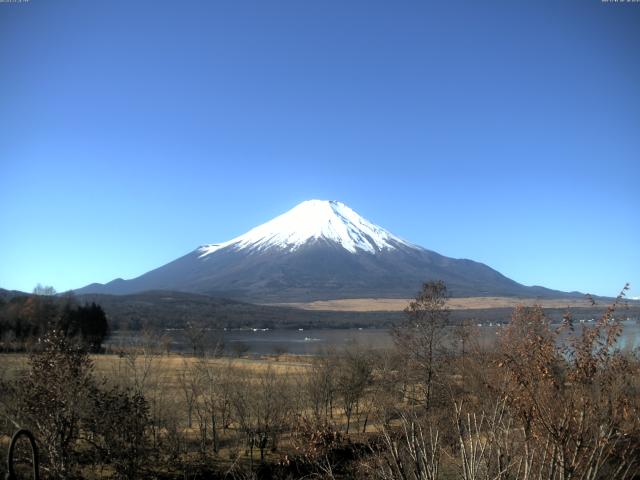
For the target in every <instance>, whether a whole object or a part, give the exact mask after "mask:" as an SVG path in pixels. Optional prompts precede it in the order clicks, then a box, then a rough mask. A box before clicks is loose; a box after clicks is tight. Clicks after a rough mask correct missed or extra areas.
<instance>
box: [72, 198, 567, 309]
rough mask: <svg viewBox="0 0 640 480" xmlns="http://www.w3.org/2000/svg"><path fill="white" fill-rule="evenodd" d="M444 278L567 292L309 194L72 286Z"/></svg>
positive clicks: (527, 293)
mask: <svg viewBox="0 0 640 480" xmlns="http://www.w3.org/2000/svg"><path fill="white" fill-rule="evenodd" d="M436 279H437V280H443V281H444V282H445V283H446V284H447V287H448V289H449V292H450V293H451V295H452V296H459V297H465V296H522V297H529V298H531V297H546V298H552V297H567V296H570V295H571V294H567V293H564V292H558V291H554V290H549V289H546V288H543V287H537V286H534V287H527V286H524V285H522V284H519V283H517V282H515V281H513V280H511V279H509V278H507V277H505V276H504V275H502V274H501V273H499V272H497V271H496V270H493V269H492V268H490V267H488V266H487V265H484V264H482V263H478V262H474V261H472V260H466V259H453V258H449V257H445V256H443V255H440V254H438V253H436V252H433V251H430V250H427V249H425V248H423V247H421V246H418V245H414V244H412V243H410V242H408V241H406V240H403V239H402V238H400V237H397V236H395V235H393V234H392V233H391V232H389V231H387V230H385V229H384V228H382V227H380V226H378V225H375V224H374V223H372V222H370V221H368V220H366V219H364V218H363V217H361V216H360V215H358V214H357V213H356V212H354V211H353V210H352V209H351V208H349V207H348V206H346V205H345V204H343V203H341V202H337V201H324V200H308V201H305V202H302V203H300V204H299V205H297V206H296V207H294V208H293V209H291V210H289V211H288V212H286V213H284V214H282V215H280V216H278V217H276V218H274V219H272V220H271V221H269V222H267V223H264V224H262V225H259V226H257V227H255V228H253V229H251V230H249V231H248V232H247V233H245V234H244V235H241V236H239V237H236V238H233V239H231V240H229V241H227V242H224V243H215V244H208V245H203V246H200V247H198V248H196V249H195V250H193V251H192V252H190V253H188V254H186V255H184V256H183V257H181V258H178V259H177V260H174V261H173V262H170V263H168V264H166V265H163V266H161V267H159V268H157V269H155V270H152V271H150V272H147V273H145V274H143V275H141V276H139V277H137V278H133V279H131V280H123V279H116V280H113V281H111V282H109V283H106V284H97V283H94V284H91V285H88V286H86V287H84V288H81V289H79V290H76V293H79V294H86V293H104V294H131V293H137V292H143V291H148V290H172V291H182V292H190V293H199V294H207V295H216V296H224V297H230V298H234V299H241V300H248V301H253V302H301V301H312V300H332V299H344V298H408V297H412V296H413V295H415V293H416V292H417V291H418V290H419V289H420V287H421V284H422V282H425V281H427V280H436Z"/></svg>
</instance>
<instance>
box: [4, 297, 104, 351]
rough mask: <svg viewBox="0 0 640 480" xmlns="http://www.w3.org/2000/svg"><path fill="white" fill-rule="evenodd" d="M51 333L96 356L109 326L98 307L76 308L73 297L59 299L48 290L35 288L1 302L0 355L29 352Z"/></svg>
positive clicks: (82, 305) (79, 305) (80, 306)
mask: <svg viewBox="0 0 640 480" xmlns="http://www.w3.org/2000/svg"><path fill="white" fill-rule="evenodd" d="M53 330H55V331H58V332H61V333H62V334H63V335H64V336H66V337H68V338H70V339H74V340H76V341H78V342H79V343H81V344H82V345H83V346H85V347H86V348H87V349H88V350H89V351H91V352H98V351H100V349H101V347H102V342H103V341H104V340H105V338H106V337H107V335H108V333H109V324H108V321H107V317H106V315H105V312H104V310H103V309H102V307H101V306H100V305H97V304H96V303H94V302H92V303H85V304H79V303H78V302H77V300H76V299H75V298H74V297H73V296H72V295H65V296H62V297H58V296H56V295H55V290H53V288H51V287H41V286H40V285H38V286H37V287H36V288H35V289H34V293H33V294H32V295H22V296H14V297H12V298H9V299H2V298H0V351H21V350H25V349H28V348H29V347H30V346H31V345H33V344H35V342H36V341H37V339H38V338H40V337H42V336H43V335H45V334H46V333H47V332H50V331H53Z"/></svg>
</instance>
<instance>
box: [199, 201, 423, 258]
mask: <svg viewBox="0 0 640 480" xmlns="http://www.w3.org/2000/svg"><path fill="white" fill-rule="evenodd" d="M318 239H325V240H329V241H332V242H335V243H337V244H339V245H341V246H342V248H344V249H345V250H347V251H349V252H351V253H356V252H357V251H364V252H368V253H372V254H375V253H376V252H380V251H382V250H394V249H396V248H397V247H398V245H405V246H408V247H414V245H412V244H410V243H408V242H406V241H404V240H402V239H401V238H399V237H396V236H395V235H393V234H392V233H390V232H388V231H387V230H385V229H384V228H382V227H380V226H378V225H375V224H373V223H371V222H370V221H368V220H366V219H364V218H362V217H361V216H360V215H358V214H357V213H356V212H354V211H353V210H351V209H350V208H349V207H347V206H346V205H345V204H344V203H341V202H336V201H327V200H307V201H306V202H302V203H300V204H299V205H297V206H295V207H294V208H292V209H291V210H289V211H288V212H286V213H284V214H282V215H280V216H278V217H276V218H274V219H273V220H271V221H269V222H267V223H264V224H262V225H259V226H257V227H255V228H253V229H251V230H249V231H248V232H247V233H245V234H244V235H241V236H239V237H236V238H234V239H232V240H229V241H228V242H224V243H215V244H211V245H204V246H202V247H200V248H199V249H198V251H199V252H200V258H202V257H205V256H207V255H210V254H211V253H213V252H215V251H217V250H220V249H222V248H226V247H230V246H231V247H233V248H234V249H236V250H243V249H249V250H258V251H262V250H265V249H268V248H274V247H275V248H279V249H286V250H289V251H294V250H296V249H298V248H300V247H301V246H302V245H304V244H305V243H307V242H308V241H310V240H318Z"/></svg>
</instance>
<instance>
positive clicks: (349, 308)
mask: <svg viewBox="0 0 640 480" xmlns="http://www.w3.org/2000/svg"><path fill="white" fill-rule="evenodd" d="M410 301H411V299H408V298H346V299H342V300H318V301H315V302H298V303H279V304H277V305H279V306H287V307H295V308H301V309H304V310H328V311H343V312H398V311H402V310H404V308H405V307H406V306H407V305H408V304H409V302H410ZM534 304H537V305H541V306H542V307H544V308H567V307H571V308H588V307H591V302H590V301H589V300H588V299H586V298H577V299H576V298H565V299H547V300H543V299H535V298H512V297H466V298H450V299H449V301H448V303H447V305H448V307H449V308H450V309H452V310H471V309H484V308H487V309H488V308H514V307H516V306H518V305H534Z"/></svg>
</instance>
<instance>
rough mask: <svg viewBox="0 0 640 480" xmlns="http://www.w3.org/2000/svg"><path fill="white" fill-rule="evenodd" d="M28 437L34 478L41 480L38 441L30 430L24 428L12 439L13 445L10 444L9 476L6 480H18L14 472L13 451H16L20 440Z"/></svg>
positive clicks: (7, 475)
mask: <svg viewBox="0 0 640 480" xmlns="http://www.w3.org/2000/svg"><path fill="white" fill-rule="evenodd" d="M20 437H27V439H28V440H29V443H30V444H31V465H32V466H33V478H34V480H39V478H40V476H39V474H38V447H37V446H36V439H35V437H34V436H33V433H31V432H30V431H29V430H26V429H24V428H22V429H20V430H18V431H17V432H16V433H14V434H13V437H11V443H10V444H9V453H7V474H6V476H5V477H4V478H5V480H16V472H15V471H14V470H13V461H14V458H13V451H14V450H15V447H16V443H18V438H20Z"/></svg>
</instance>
